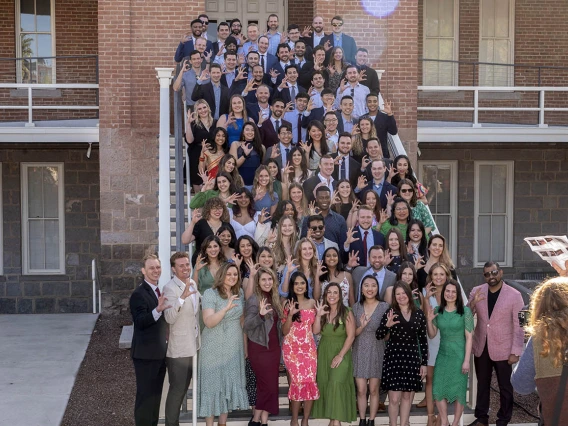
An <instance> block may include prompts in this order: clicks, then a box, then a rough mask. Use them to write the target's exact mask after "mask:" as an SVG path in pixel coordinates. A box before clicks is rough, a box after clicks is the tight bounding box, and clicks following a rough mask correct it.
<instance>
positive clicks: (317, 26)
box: [302, 16, 326, 49]
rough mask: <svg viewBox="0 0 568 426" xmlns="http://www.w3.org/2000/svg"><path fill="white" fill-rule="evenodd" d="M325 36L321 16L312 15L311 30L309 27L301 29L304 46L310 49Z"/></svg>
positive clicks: (317, 44) (318, 43)
mask: <svg viewBox="0 0 568 426" xmlns="http://www.w3.org/2000/svg"><path fill="white" fill-rule="evenodd" d="M312 30H313V31H312ZM325 36H326V34H325V33H324V32H323V18H322V17H321V16H314V19H313V20H312V26H311V30H310V27H306V28H305V29H304V31H302V40H304V42H305V43H306V46H309V47H311V48H312V49H315V48H316V47H317V46H319V45H320V41H321V39H322V38H324V37H325Z"/></svg>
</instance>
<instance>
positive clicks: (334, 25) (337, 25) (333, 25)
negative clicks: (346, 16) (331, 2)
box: [331, 22, 343, 27]
mask: <svg viewBox="0 0 568 426" xmlns="http://www.w3.org/2000/svg"><path fill="white" fill-rule="evenodd" d="M331 26H332V27H342V26H343V22H342V23H341V24H331Z"/></svg>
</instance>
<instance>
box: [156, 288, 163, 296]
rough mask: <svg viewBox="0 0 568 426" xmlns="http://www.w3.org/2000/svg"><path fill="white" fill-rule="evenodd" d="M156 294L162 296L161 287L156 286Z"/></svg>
mask: <svg viewBox="0 0 568 426" xmlns="http://www.w3.org/2000/svg"><path fill="white" fill-rule="evenodd" d="M156 294H157V295H158V299H159V298H160V297H161V296H162V293H160V287H156Z"/></svg>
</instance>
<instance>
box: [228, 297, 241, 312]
mask: <svg viewBox="0 0 568 426" xmlns="http://www.w3.org/2000/svg"><path fill="white" fill-rule="evenodd" d="M236 300H239V296H238V295H236V294H233V295H231V296H230V297H229V300H228V301H227V304H226V305H225V313H227V312H229V311H230V310H231V309H233V308H236V307H237V304H236V303H235V301H236Z"/></svg>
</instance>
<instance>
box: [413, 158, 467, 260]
mask: <svg viewBox="0 0 568 426" xmlns="http://www.w3.org/2000/svg"><path fill="white" fill-rule="evenodd" d="M457 168H458V162H457V161H419V162H418V180H419V181H420V182H422V184H423V185H424V186H425V187H426V188H428V194H427V195H426V198H428V206H429V207H430V211H431V212H432V216H433V217H434V221H435V222H436V228H437V230H438V232H439V233H440V234H442V235H443V236H444V237H445V238H446V241H447V242H448V249H449V251H450V254H451V255H452V260H453V261H454V264H456V265H457V246H458V245H457V220H458V215H457V195H458V191H457V189H458V179H457Z"/></svg>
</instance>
